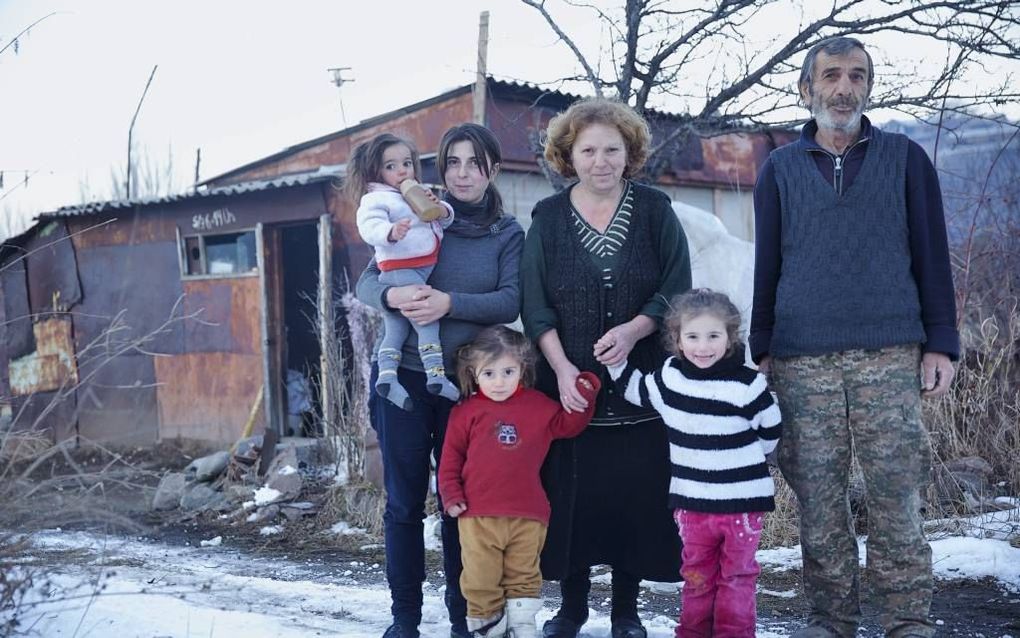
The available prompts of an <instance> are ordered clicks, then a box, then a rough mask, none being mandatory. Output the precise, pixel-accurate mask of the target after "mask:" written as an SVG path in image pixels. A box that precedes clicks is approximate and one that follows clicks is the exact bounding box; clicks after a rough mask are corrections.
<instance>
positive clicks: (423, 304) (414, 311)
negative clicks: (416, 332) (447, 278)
mask: <svg viewBox="0 0 1020 638" xmlns="http://www.w3.org/2000/svg"><path fill="white" fill-rule="evenodd" d="M416 287H417V288H418V290H417V291H416V292H415V293H414V294H412V295H411V299H409V300H408V301H405V302H403V303H398V304H397V305H396V306H393V307H394V308H396V309H397V310H399V311H400V314H402V315H404V316H405V317H407V319H408V320H409V321H413V322H415V323H416V324H418V325H419V326H424V325H425V324H429V323H432V322H433V321H437V320H438V319H440V318H441V317H445V316H446V314H447V313H448V312H450V295H448V294H446V293H445V292H443V291H442V290H436V289H435V288H433V287H432V286H416ZM387 299H388V296H387Z"/></svg>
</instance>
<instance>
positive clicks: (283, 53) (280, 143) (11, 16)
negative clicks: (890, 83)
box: [0, 0, 896, 231]
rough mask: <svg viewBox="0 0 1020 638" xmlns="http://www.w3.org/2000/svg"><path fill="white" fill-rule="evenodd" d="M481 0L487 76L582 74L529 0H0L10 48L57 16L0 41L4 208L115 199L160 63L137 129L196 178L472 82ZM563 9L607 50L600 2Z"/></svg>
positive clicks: (536, 78) (575, 27)
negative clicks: (112, 189) (597, 14)
mask: <svg viewBox="0 0 1020 638" xmlns="http://www.w3.org/2000/svg"><path fill="white" fill-rule="evenodd" d="M595 4H601V5H603V6H616V5H618V4H620V3H619V2H601V1H598V0H596V2H595ZM794 4H795V3H792V2H791V3H790V6H791V7H792V6H794ZM484 9H488V10H489V11H490V14H491V18H490V41H489V47H488V51H489V71H490V73H491V74H493V75H495V76H496V77H497V78H500V79H517V80H528V81H531V82H547V81H553V80H555V79H557V78H560V77H563V76H565V75H569V74H571V73H574V72H575V66H576V64H575V62H574V60H573V58H572V56H571V55H570V53H569V52H568V50H567V49H566V48H565V47H564V46H563V45H562V43H558V42H557V40H556V37H555V36H554V35H553V34H552V33H551V32H550V31H549V29H548V27H547V26H546V25H545V23H544V21H543V20H542V19H541V17H540V16H539V15H538V14H537V13H536V12H535V11H534V10H533V9H530V8H528V7H525V6H523V5H522V4H521V3H520V2H519V1H518V0H485V1H468V0H389V1H384V2H376V1H372V0H333V1H317V2H311V1H295V2H288V3H282V2H262V1H245V2H240V1H235V0H173V1H169V0H164V1H158V2H157V1H147V0H133V1H126V0H32V1H28V0H23V1H18V0H0V47H2V46H4V45H6V44H8V43H9V42H10V40H11V39H12V38H13V37H14V35H15V34H17V33H18V32H19V31H20V30H21V29H22V28H24V27H26V26H28V25H29V24H31V23H32V22H34V21H35V20H38V19H39V18H41V17H43V16H45V15H47V14H49V13H51V12H56V14H55V15H53V16H51V17H49V18H47V19H45V20H44V21H43V22H41V23H40V24H38V25H36V26H35V27H34V28H33V29H32V30H31V32H30V33H29V34H28V35H25V36H22V37H21V38H20V39H19V46H18V52H17V53H16V54H15V52H14V50H13V47H12V48H9V49H8V50H7V51H4V52H3V53H0V89H2V99H0V171H3V173H4V183H3V189H2V190H0V198H3V199H0V211H3V213H4V214H5V215H6V216H7V217H18V218H21V219H28V218H30V217H32V216H34V215H36V214H38V213H39V212H42V211H46V210H53V209H55V208H58V207H59V206H62V205H66V204H74V203H78V202H79V201H80V200H81V198H82V192H83V189H84V190H87V192H88V193H90V194H92V195H93V196H94V197H100V198H106V196H107V195H108V194H109V185H110V183H111V168H112V167H114V166H123V165H124V163H125V161H126V155H127V134H128V126H129V124H130V121H131V116H132V114H133V113H134V110H135V107H136V106H137V104H138V99H139V97H140V96H141V93H142V90H143V88H144V86H145V82H146V80H147V79H148V77H149V73H150V72H151V70H152V67H153V65H157V64H158V65H159V68H158V70H157V71H156V74H155V77H154V79H153V82H152V86H151V88H150V89H149V93H148V96H147V97H146V99H145V102H144V105H143V106H142V110H141V113H140V115H139V117H138V121H137V123H136V125H135V130H134V136H135V139H136V140H137V141H138V145H139V148H141V149H142V152H143V153H144V154H147V155H149V156H150V157H151V158H153V159H155V160H157V161H160V162H165V161H166V158H167V157H168V156H169V154H171V153H172V156H173V162H174V165H175V168H176V173H177V175H178V179H179V180H180V184H181V185H187V184H190V183H191V181H192V178H193V176H194V167H195V150H196V149H197V148H199V147H200V148H201V149H202V163H201V178H203V179H204V178H208V177H212V176H214V175H217V174H219V173H222V172H224V171H226V170H229V169H230V168H233V167H235V166H238V165H241V164H244V163H246V162H249V161H252V160H255V159H258V158H260V157H263V156H265V155H268V154H270V153H274V152H276V151H279V150H281V149H283V148H284V147H286V146H289V145H292V144H296V143H299V142H301V141H304V140H307V139H311V138H314V137H317V136H320V135H324V134H327V133H330V132H332V131H336V130H338V129H340V128H342V126H343V122H342V120H341V112H340V98H341V95H342V99H343V106H344V111H345V113H346V124H347V125H352V124H355V123H357V122H358V121H360V120H362V119H365V118H368V117H371V116H374V115H378V114H380V113H383V112H386V111H389V110H392V109H395V108H399V107H401V106H404V105H407V104H411V103H414V102H416V101H419V100H423V99H426V98H429V97H431V96H434V95H436V94H438V93H441V92H442V91H445V90H447V89H450V88H453V87H456V86H461V85H464V84H467V83H470V82H472V81H473V80H474V73H475V59H476V46H477V39H478V16H479V12H480V11H482V10H484ZM557 15H558V17H559V18H560V19H561V20H562V22H563V24H564V27H565V28H566V29H567V30H568V32H570V33H571V35H572V36H573V37H575V39H576V40H578V44H579V45H580V46H581V47H582V48H584V49H585V50H586V52H588V53H592V52H597V51H598V46H599V45H598V42H599V41H600V37H599V36H600V33H599V26H598V25H597V22H596V21H594V20H592V19H591V17H590V14H588V13H586V12H581V11H573V12H571V11H567V10H559V12H558V14H557ZM748 43H749V45H750V46H754V45H755V42H754V38H753V37H752V36H751V35H748V38H747V42H746V43H745V44H748ZM891 46H892V47H893V48H895V44H892V45H891ZM895 54H896V52H895V51H893V52H892V53H891V55H895ZM336 66H349V67H352V70H351V71H350V72H349V76H350V77H353V78H354V80H355V81H354V82H353V83H348V84H345V85H344V86H343V88H342V90H338V89H337V87H336V86H334V85H333V84H332V83H331V81H330V75H329V74H328V73H327V70H326V69H327V68H329V67H336ZM26 171H27V172H28V174H29V182H28V184H27V185H24V176H25V174H26V173H25V172H26ZM23 227H24V226H23V225H18V226H16V228H15V230H16V231H17V230H20V229H21V228H23ZM0 228H2V225H0Z"/></svg>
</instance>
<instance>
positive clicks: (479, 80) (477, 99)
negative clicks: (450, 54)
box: [471, 11, 489, 126]
mask: <svg viewBox="0 0 1020 638" xmlns="http://www.w3.org/2000/svg"><path fill="white" fill-rule="evenodd" d="M488 51H489V12H488V11H482V13H481V15H480V16H479V19H478V64H477V68H478V72H477V74H476V75H475V90H474V92H473V95H472V107H473V108H472V118H471V119H472V121H473V122H474V123H475V124H481V125H482V126H484V125H485V88H486V85H485V76H486V63H487V60H488Z"/></svg>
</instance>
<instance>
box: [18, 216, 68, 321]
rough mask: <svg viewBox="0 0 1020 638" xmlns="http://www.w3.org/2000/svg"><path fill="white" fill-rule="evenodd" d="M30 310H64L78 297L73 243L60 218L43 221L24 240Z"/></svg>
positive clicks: (35, 312) (40, 311)
mask: <svg viewBox="0 0 1020 638" xmlns="http://www.w3.org/2000/svg"><path fill="white" fill-rule="evenodd" d="M25 249H26V250H27V251H28V255H27V257H26V258H25V264H26V270H27V271H28V297H29V302H30V306H31V308H32V312H33V313H34V314H40V313H45V312H63V311H65V310H68V309H69V308H72V307H73V306H74V305H75V304H77V303H78V302H79V301H81V286H80V285H79V283H78V267H77V263H76V262H75V254H74V245H73V244H72V243H71V240H70V239H69V238H68V235H67V228H66V227H65V226H64V222H63V221H52V222H50V223H48V224H44V225H42V226H41V227H40V228H39V231H38V232H37V233H36V234H35V235H33V236H32V238H31V239H30V240H29V241H28V242H27V243H26V244H25Z"/></svg>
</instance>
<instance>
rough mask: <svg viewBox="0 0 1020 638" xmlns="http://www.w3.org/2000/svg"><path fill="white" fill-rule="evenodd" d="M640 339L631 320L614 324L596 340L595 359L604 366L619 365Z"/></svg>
mask: <svg viewBox="0 0 1020 638" xmlns="http://www.w3.org/2000/svg"><path fill="white" fill-rule="evenodd" d="M638 339H640V337H639V336H638V333H637V331H635V330H634V329H633V328H632V326H631V323H630V322H627V323H623V324H620V325H618V326H614V327H612V328H610V329H609V330H607V331H606V334H604V335H602V337H600V338H599V340H598V341H596V342H595V352H594V354H595V359H596V360H597V361H598V362H599V363H601V364H602V365H604V366H615V365H619V364H621V363H623V362H625V361H626V360H627V355H629V354H630V351H631V350H633V349H634V344H636V343H637V342H638Z"/></svg>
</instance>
